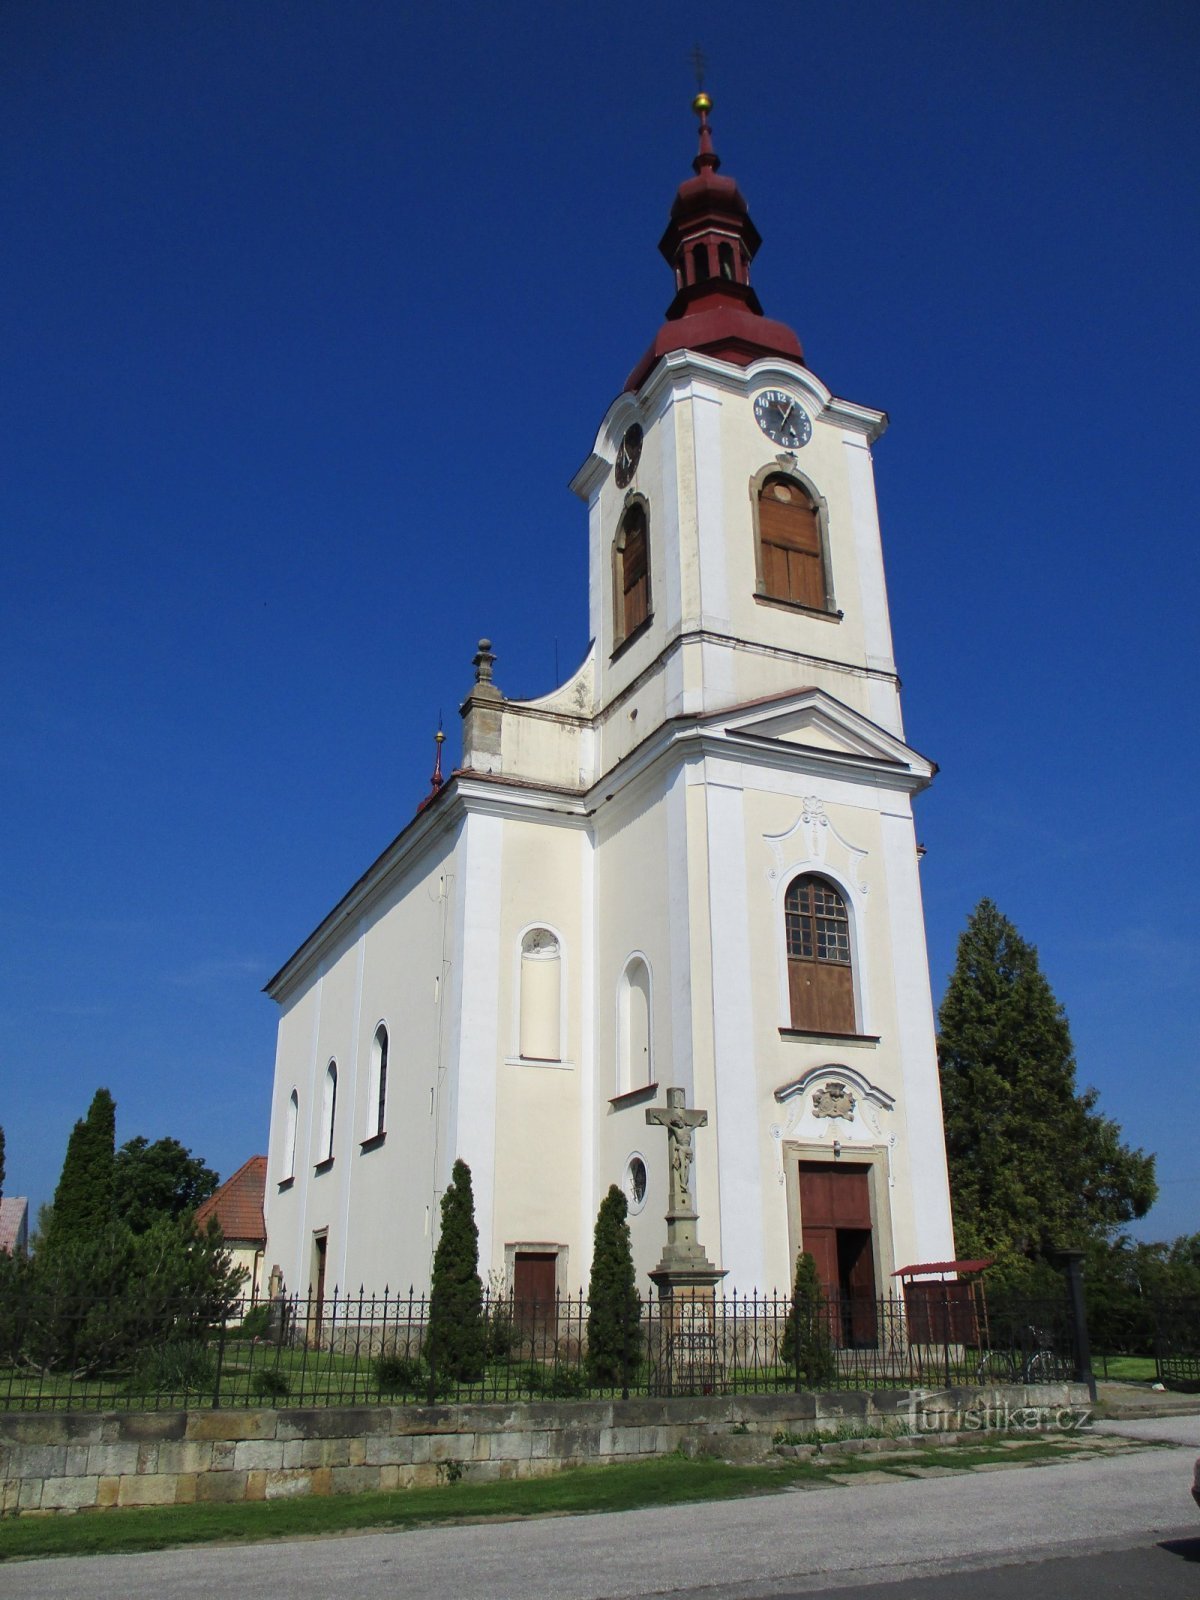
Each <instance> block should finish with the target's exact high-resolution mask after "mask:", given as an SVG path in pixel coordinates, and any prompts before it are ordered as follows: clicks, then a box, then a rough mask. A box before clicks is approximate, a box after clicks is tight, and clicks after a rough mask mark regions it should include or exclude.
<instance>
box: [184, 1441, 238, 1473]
mask: <svg viewBox="0 0 1200 1600" xmlns="http://www.w3.org/2000/svg"><path fill="white" fill-rule="evenodd" d="M189 1442H194V1443H197V1444H199V1443H200V1442H201V1441H200V1440H195V1441H189ZM210 1448H211V1450H212V1468H211V1470H212V1471H213V1472H230V1471H232V1470H233V1457H234V1453H235V1451H236V1450H237V1445H236V1444H235V1443H234V1441H233V1440H232V1439H214V1440H213V1442H212V1445H211V1447H210Z"/></svg>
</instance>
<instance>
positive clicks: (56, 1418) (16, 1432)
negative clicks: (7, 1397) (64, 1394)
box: [4, 1411, 70, 1444]
mask: <svg viewBox="0 0 1200 1600" xmlns="http://www.w3.org/2000/svg"><path fill="white" fill-rule="evenodd" d="M4 1434H5V1437H6V1438H7V1439H8V1440H9V1442H10V1443H11V1444H66V1443H67V1440H68V1438H69V1437H70V1435H69V1434H68V1432H67V1413H65V1412H62V1411H57V1412H56V1411H47V1412H35V1413H34V1414H33V1415H30V1413H29V1412H27V1411H17V1412H10V1413H9V1414H8V1415H7V1416H6V1417H5V1418H4Z"/></svg>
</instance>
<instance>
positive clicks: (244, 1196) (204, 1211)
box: [196, 1156, 267, 1244]
mask: <svg viewBox="0 0 1200 1600" xmlns="http://www.w3.org/2000/svg"><path fill="white" fill-rule="evenodd" d="M266 1190H267V1158H266V1156H251V1157H250V1159H249V1161H247V1162H244V1163H243V1165H242V1166H240V1167H239V1168H238V1169H237V1171H236V1172H235V1173H234V1175H233V1177H232V1178H226V1180H225V1182H224V1183H223V1184H222V1185H221V1187H220V1188H219V1189H218V1190H217V1192H216V1194H213V1195H210V1196H209V1197H208V1199H207V1200H205V1201H204V1202H203V1204H201V1205H199V1206H197V1207H196V1226H197V1227H198V1228H207V1226H208V1219H209V1217H216V1219H217V1221H218V1223H219V1224H220V1226H221V1232H222V1233H223V1234H224V1235H225V1239H226V1242H227V1243H233V1242H234V1241H235V1240H236V1241H238V1242H239V1243H241V1242H244V1243H246V1244H266V1242H267V1225H266V1223H265V1222H264V1221H263V1196H264V1194H265V1193H266Z"/></svg>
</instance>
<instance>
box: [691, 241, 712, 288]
mask: <svg viewBox="0 0 1200 1600" xmlns="http://www.w3.org/2000/svg"><path fill="white" fill-rule="evenodd" d="M708 277H709V265H708V246H707V245H706V244H698V245H694V246H693V247H692V282H693V283H704V282H705V281H706V280H707V279H708Z"/></svg>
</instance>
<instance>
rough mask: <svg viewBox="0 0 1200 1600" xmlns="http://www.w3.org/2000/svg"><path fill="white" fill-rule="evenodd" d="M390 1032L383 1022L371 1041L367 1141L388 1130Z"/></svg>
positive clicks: (377, 1137) (378, 1136)
mask: <svg viewBox="0 0 1200 1600" xmlns="http://www.w3.org/2000/svg"><path fill="white" fill-rule="evenodd" d="M388 1044H389V1040H388V1031H387V1024H386V1023H385V1022H381V1023H380V1024H379V1026H378V1027H377V1028H376V1029H375V1037H374V1038H373V1039H372V1040H371V1071H370V1076H369V1078H368V1080H367V1128H366V1133H365V1135H364V1137H365V1138H366V1139H379V1138H381V1137H382V1136H383V1133H384V1131H385V1129H386V1128H387V1092H388Z"/></svg>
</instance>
